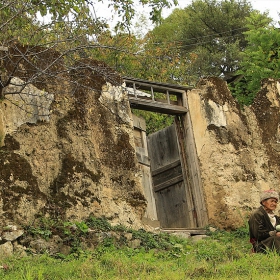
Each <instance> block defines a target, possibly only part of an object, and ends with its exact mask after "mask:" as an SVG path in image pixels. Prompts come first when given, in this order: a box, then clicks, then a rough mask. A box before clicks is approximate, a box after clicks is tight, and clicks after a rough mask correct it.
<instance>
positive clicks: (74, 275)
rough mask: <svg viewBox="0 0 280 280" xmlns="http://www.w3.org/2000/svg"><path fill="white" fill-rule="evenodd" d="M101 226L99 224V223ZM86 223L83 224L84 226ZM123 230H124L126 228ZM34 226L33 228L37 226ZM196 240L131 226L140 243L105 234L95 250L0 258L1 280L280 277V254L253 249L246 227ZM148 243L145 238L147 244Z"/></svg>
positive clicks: (154, 279) (261, 279) (255, 278)
mask: <svg viewBox="0 0 280 280" xmlns="http://www.w3.org/2000/svg"><path fill="white" fill-rule="evenodd" d="M98 226H100V224H99V225H98ZM84 228H85V226H83V227H82V229H84ZM122 230H124V229H122ZM33 231H34V229H33ZM208 234H209V236H208V238H206V239H203V240H201V241H198V242H193V241H192V240H190V239H180V238H177V237H174V236H169V235H166V234H163V235H155V234H151V233H147V232H145V231H133V235H134V236H135V237H137V238H139V239H141V240H142V246H141V248H138V249H132V248H130V247H128V246H126V245H125V244H124V243H122V244H121V245H120V244H118V243H117V242H116V241H115V240H113V239H111V238H108V239H104V241H103V242H102V243H100V244H99V245H98V246H97V247H95V249H94V250H93V251H81V250H80V251H79V254H77V251H75V254H73V255H70V256H67V257H66V256H65V257H64V258H63V257H61V256H48V255H47V254H43V255H30V256H27V257H24V258H19V257H16V256H13V257H12V258H7V259H2V260H0V265H2V267H3V268H2V269H0V279H11V280H15V279H16V280H23V279H24V280H35V279H36V280H42V279H44V280H48V279H50V280H56V279H59V280H61V279H67V280H72V279H73V280H78V279H84V280H87V279H102V280H103V279H106V280H107V279H121V280H126V279H131V280H136V279H139V280H140V279H141V280H142V279H143V280H149V279H151V280H156V279H166V280H173V279H174V280H177V279H178V280H182V279H216V280H219V279H246V280H247V279H254V280H258V279H259V280H263V279H264V280H266V279H267V280H269V279H279V278H280V257H279V255H277V254H274V253H273V252H271V253H268V254H253V253H251V245H250V243H249V242H248V233H247V229H246V228H242V229H238V230H237V231H233V232H226V231H217V232H215V233H208ZM145 242H146V243H145Z"/></svg>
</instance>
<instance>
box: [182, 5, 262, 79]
mask: <svg viewBox="0 0 280 280" xmlns="http://www.w3.org/2000/svg"><path fill="white" fill-rule="evenodd" d="M185 12H186V13H187V14H188V17H187V20H186V21H185V24H184V27H183V28H184V31H183V42H184V46H183V50H184V52H185V53H186V54H187V55H190V54H192V56H196V58H195V59H193V61H192V71H195V72H196V73H197V74H198V75H199V77H203V76H209V75H213V76H221V77H224V78H225V79H228V78H229V77H231V75H232V73H234V72H236V71H237V69H238V68H239V61H240V59H241V53H242V51H243V50H244V48H246V45H247V43H246V40H245V37H244V34H243V32H244V31H245V30H246V28H245V24H246V21H247V20H246V18H247V17H248V16H249V15H250V14H251V13H252V12H253V9H252V6H251V4H250V3H249V2H248V1H246V0H242V1H235V0H230V1H225V0H224V1H216V0H197V1H193V3H192V4H191V5H190V6H188V7H187V8H186V9H185ZM261 17H263V18H266V15H261Z"/></svg>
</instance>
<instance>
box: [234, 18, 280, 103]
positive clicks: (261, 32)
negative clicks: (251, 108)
mask: <svg viewBox="0 0 280 280" xmlns="http://www.w3.org/2000/svg"><path fill="white" fill-rule="evenodd" d="M248 20H249V21H248V24H247V28H248V31H246V32H245V33H244V34H245V36H246V40H247V42H248V46H247V47H246V49H245V50H244V52H243V58H242V62H241V64H240V65H241V69H240V70H239V71H238V72H237V73H238V74H239V75H242V77H243V78H242V79H241V80H240V81H239V82H237V83H236V84H235V85H234V86H233V87H232V91H233V94H234V96H236V98H237V100H238V101H239V103H241V104H245V105H248V104H250V103H251V102H252V100H253V98H254V97H255V96H256V94H257V92H258V91H259V90H260V88H261V81H262V80H263V79H265V78H274V79H279V78H280V71H279V70H280V59H279V57H280V32H279V29H278V28H276V27H274V26H270V25H269V23H270V21H269V20H268V19H263V18H262V17H261V16H260V15H259V14H258V13H253V14H252V15H251V17H249V18H248Z"/></svg>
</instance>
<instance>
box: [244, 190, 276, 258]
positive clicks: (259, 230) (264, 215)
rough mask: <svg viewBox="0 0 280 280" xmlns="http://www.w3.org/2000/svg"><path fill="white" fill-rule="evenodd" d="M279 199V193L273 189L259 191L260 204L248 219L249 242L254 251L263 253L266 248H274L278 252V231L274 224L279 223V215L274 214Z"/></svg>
mask: <svg viewBox="0 0 280 280" xmlns="http://www.w3.org/2000/svg"><path fill="white" fill-rule="evenodd" d="M278 201H279V194H278V193H277V192H276V191H274V190H267V191H264V192H262V193H261V195H260V203H261V206H260V207H259V208H258V209H257V210H256V211H255V212H254V213H253V214H252V215H251V217H250V219H249V233H250V242H251V243H252V244H253V250H254V252H256V253H258V252H262V253H265V252H266V251H268V250H276V251H277V252H278V253H280V232H278V231H277V230H276V226H277V225H280V217H278V216H276V215H275V214H274V211H275V209H276V207H277V203H278Z"/></svg>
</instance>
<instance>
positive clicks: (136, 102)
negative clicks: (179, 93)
mask: <svg viewBox="0 0 280 280" xmlns="http://www.w3.org/2000/svg"><path fill="white" fill-rule="evenodd" d="M129 103H130V107H131V108H132V109H140V110H145V111H151V112H157V113H163V114H170V115H181V114H185V113H187V112H188V110H187V109H186V108H185V107H183V106H178V105H172V104H167V103H162V102H156V101H153V100H145V99H141V98H135V97H131V96H129Z"/></svg>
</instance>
